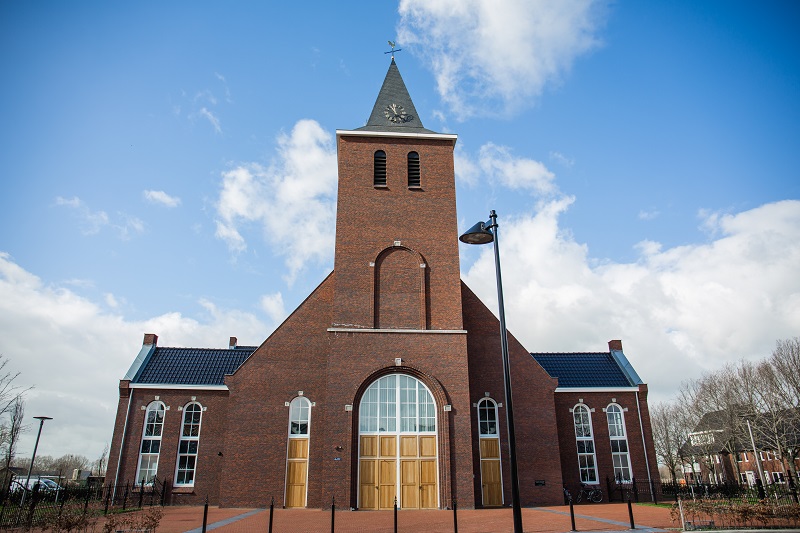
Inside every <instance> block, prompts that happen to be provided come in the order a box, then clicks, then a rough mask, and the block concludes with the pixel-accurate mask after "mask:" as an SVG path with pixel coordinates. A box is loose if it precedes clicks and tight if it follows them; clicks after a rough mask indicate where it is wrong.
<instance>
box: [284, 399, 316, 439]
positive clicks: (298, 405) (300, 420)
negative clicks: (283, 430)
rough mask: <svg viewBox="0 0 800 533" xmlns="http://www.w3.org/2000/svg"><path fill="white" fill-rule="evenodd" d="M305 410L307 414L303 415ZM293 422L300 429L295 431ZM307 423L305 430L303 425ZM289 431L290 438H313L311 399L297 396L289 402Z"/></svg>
mask: <svg viewBox="0 0 800 533" xmlns="http://www.w3.org/2000/svg"><path fill="white" fill-rule="evenodd" d="M303 412H305V413H306V416H303ZM293 424H297V427H298V430H299V431H293ZM303 424H305V431H303V427H302V425H303ZM287 431H288V432H289V438H290V439H306V438H311V400H309V399H308V398H306V397H305V396H297V397H295V398H294V399H293V400H292V401H291V402H289V428H288V429H287Z"/></svg>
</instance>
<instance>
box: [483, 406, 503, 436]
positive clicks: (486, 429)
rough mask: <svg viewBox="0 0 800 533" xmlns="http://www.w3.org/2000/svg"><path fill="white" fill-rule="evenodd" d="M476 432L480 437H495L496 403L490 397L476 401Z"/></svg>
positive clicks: (496, 432)
mask: <svg viewBox="0 0 800 533" xmlns="http://www.w3.org/2000/svg"><path fill="white" fill-rule="evenodd" d="M478 432H479V433H480V436H481V437H497V436H499V435H500V432H499V430H498V428H497V404H496V403H494V400H492V399H490V398H483V399H482V400H481V401H479V402H478Z"/></svg>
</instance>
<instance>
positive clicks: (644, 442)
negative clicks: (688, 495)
mask: <svg viewBox="0 0 800 533" xmlns="http://www.w3.org/2000/svg"><path fill="white" fill-rule="evenodd" d="M636 412H637V414H638V415H639V431H640V432H641V434H642V446H643V447H644V464H645V466H647V482H648V484H649V485H650V499H652V500H653V501H656V500H655V498H656V495H655V494H653V492H654V490H655V487H654V486H653V479H652V477H651V476H650V459H648V457H647V439H645V438H644V424H643V423H642V407H641V404H639V391H636ZM609 497H610V496H609Z"/></svg>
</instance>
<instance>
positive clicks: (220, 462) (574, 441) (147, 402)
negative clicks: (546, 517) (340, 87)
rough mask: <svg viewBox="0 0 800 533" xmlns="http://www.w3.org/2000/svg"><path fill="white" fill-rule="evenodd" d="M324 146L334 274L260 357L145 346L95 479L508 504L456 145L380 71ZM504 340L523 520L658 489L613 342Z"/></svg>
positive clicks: (397, 81)
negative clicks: (465, 237)
mask: <svg viewBox="0 0 800 533" xmlns="http://www.w3.org/2000/svg"><path fill="white" fill-rule="evenodd" d="M336 140H337V150H338V204H337V219H336V251H335V259H334V269H333V272H331V274H329V275H328V276H327V278H325V279H324V280H323V281H322V282H321V283H320V284H319V286H318V287H317V288H316V289H315V290H314V291H313V292H312V293H311V294H310V295H309V296H308V297H307V298H306V299H305V301H303V303H302V304H300V306H299V307H298V308H297V309H295V310H294V312H292V313H291V315H290V316H289V317H288V318H287V319H286V320H285V321H284V322H283V323H282V324H281V325H280V326H279V327H278V328H277V329H276V330H275V331H274V332H273V333H272V334H271V335H270V336H269V337H268V338H267V339H266V340H265V341H264V342H263V343H262V344H261V345H260V346H258V347H255V346H250V347H245V346H238V344H237V340H236V338H235V337H231V339H230V342H229V344H228V347H227V348H223V349H215V348H178V347H162V346H159V345H158V337H157V335H155V334H152V333H147V334H145V335H144V342H143V345H142V347H141V350H140V351H139V354H138V356H137V357H136V358H135V360H134V362H133V364H132V365H131V368H130V370H129V371H128V372H127V374H126V375H125V376H124V378H123V379H122V380H121V381H120V385H119V406H118V410H117V415H116V422H115V427H114V436H113V440H112V447H111V452H110V456H109V465H108V473H107V477H106V479H107V481H108V482H115V481H116V482H117V483H124V482H127V481H130V482H135V483H137V484H140V483H149V482H151V481H152V479H153V478H154V477H156V478H158V479H159V480H164V479H167V480H168V485H169V494H168V499H169V500H170V501H171V502H173V503H175V504H202V503H203V501H205V499H206V497H208V500H209V502H210V503H212V504H217V505H220V506H227V507H233V506H236V507H264V506H266V505H269V503H270V500H271V498H274V501H275V504H276V505H279V506H285V507H287V508H288V507H312V508H322V507H326V506H330V504H331V501H333V499H334V498H335V502H336V505H337V507H340V508H341V507H351V508H354V509H360V510H372V509H376V510H377V509H392V508H393V505H394V503H395V501H396V502H397V505H398V507H399V508H400V509H443V508H449V507H451V506H452V505H453V502H457V504H458V506H459V507H461V508H473V507H496V506H508V505H510V504H511V488H510V479H511V475H510V469H509V461H508V457H509V447H508V437H507V426H506V413H505V407H504V403H505V398H504V382H503V365H502V358H501V357H502V356H501V345H500V326H499V321H498V319H497V318H496V317H495V315H494V314H493V313H492V312H491V311H490V310H489V309H488V308H487V307H486V306H485V305H484V304H483V302H481V301H480V300H479V299H478V297H477V296H476V295H475V294H474V293H473V292H472V291H471V290H470V289H469V287H467V286H466V285H465V284H464V283H463V282H462V281H461V279H460V269H459V255H458V243H459V241H458V228H457V223H456V221H457V218H456V199H455V194H456V189H455V173H454V167H453V150H454V148H455V144H456V140H457V136H456V135H453V134H443V133H436V132H433V131H431V130H428V129H426V128H425V127H423V125H422V122H421V120H420V117H419V115H418V114H417V111H416V109H415V107H414V103H413V102H412V100H411V97H410V95H409V93H408V90H407V89H406V85H405V83H404V81H403V79H402V77H401V76H400V72H399V70H398V68H397V65H396V64H395V61H394V59H392V62H391V65H390V66H389V71H388V73H387V74H386V79H385V81H384V83H383V86H382V87H381V90H380V93H379V94H378V98H377V101H376V102H375V106H374V108H373V110H372V113H371V115H370V116H369V120H368V121H367V124H366V125H365V126H363V127H360V128H357V129H353V130H337V131H336ZM531 305H535V303H532V304H531ZM508 341H509V354H510V367H511V379H512V386H513V391H514V398H513V401H514V420H515V430H516V450H517V462H518V472H519V492H520V500H521V503H522V505H523V506H534V505H537V506H538V505H560V504H562V503H563V501H564V500H563V491H562V489H563V487H565V486H566V487H569V488H570V489H572V490H574V489H577V488H579V487H580V483H582V482H583V483H587V484H599V485H600V488H604V487H605V486H606V485H605V483H606V481H605V480H606V479H607V478H609V479H618V480H630V479H632V478H634V477H635V478H636V479H637V480H649V479H653V480H655V479H657V466H656V456H655V452H654V449H653V442H652V435H651V429H650V419H649V414H648V408H647V386H646V385H645V384H644V383H642V381H641V379H640V378H639V376H638V375H637V374H636V372H635V371H634V370H633V368H632V367H631V365H630V363H629V362H628V360H627V358H626V357H625V355H624V354H623V351H622V343H621V341H619V340H614V341H611V342H609V350H608V351H607V352H597V353H557V354H554V353H541V354H538V353H534V354H532V353H530V352H529V351H528V350H527V349H526V348H525V347H523V346H522V345H521V344H520V343H519V342H518V341H517V340H516V339H515V338H514V337H513V335H511V333H509V339H508Z"/></svg>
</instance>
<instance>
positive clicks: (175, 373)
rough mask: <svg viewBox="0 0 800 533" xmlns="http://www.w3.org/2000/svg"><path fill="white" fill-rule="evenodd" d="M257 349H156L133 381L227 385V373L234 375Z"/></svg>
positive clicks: (249, 347) (239, 347)
mask: <svg viewBox="0 0 800 533" xmlns="http://www.w3.org/2000/svg"><path fill="white" fill-rule="evenodd" d="M256 348H257V346H237V347H236V348H230V349H221V350H218V349H213V348H156V349H155V351H154V352H153V354H152V355H151V356H150V358H149V359H148V360H147V361H146V362H145V363H144V365H143V367H142V368H141V369H140V370H139V372H138V373H137V374H136V377H134V378H133V380H132V381H131V382H132V383H150V384H170V385H224V378H225V375H226V374H233V373H234V372H235V371H236V369H237V368H239V366H240V365H241V364H242V363H243V362H244V361H245V359H247V358H248V357H249V356H250V354H252V353H253V352H254V351H256Z"/></svg>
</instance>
